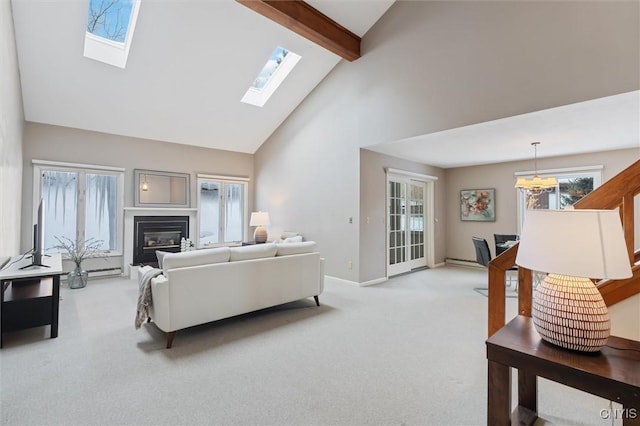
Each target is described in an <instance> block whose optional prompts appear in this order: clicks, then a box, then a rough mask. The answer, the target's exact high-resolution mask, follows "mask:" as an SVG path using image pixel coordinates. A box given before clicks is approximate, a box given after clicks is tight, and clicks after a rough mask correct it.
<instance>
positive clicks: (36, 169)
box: [31, 159, 125, 257]
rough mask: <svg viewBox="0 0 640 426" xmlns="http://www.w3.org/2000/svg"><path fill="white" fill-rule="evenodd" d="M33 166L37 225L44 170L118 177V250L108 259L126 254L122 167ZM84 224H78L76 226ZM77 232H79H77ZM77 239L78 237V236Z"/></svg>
mask: <svg viewBox="0 0 640 426" xmlns="http://www.w3.org/2000/svg"><path fill="white" fill-rule="evenodd" d="M31 163H32V165H33V200H32V208H31V210H32V215H33V216H32V221H33V222H34V223H35V221H36V219H37V214H38V212H37V210H38V204H39V203H40V198H41V185H40V176H41V175H42V172H43V171H44V170H57V171H66V172H83V173H85V174H86V173H96V172H97V173H100V172H103V173H104V172H107V173H110V174H114V175H115V176H116V185H117V187H118V194H117V197H116V201H117V205H116V212H119V213H118V214H117V217H116V235H117V240H116V248H115V249H114V250H111V251H109V253H107V254H106V255H107V257H115V256H122V255H123V253H124V215H123V214H122V212H123V211H124V173H125V169H124V168H122V167H112V166H102V165H95V164H78V163H66V162H61V161H48V160H36V159H34V160H32V161H31ZM81 224H83V223H77V224H76V226H78V225H81ZM76 232H77V230H76ZM82 232H83V233H84V230H82ZM76 237H77V235H76Z"/></svg>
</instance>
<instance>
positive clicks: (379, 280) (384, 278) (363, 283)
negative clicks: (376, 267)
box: [358, 277, 389, 287]
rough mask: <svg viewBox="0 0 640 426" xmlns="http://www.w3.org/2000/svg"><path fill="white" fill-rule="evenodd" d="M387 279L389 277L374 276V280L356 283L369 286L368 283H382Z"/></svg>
mask: <svg viewBox="0 0 640 426" xmlns="http://www.w3.org/2000/svg"><path fill="white" fill-rule="evenodd" d="M387 281H389V278H387V277H382V278H376V279H375V280H369V281H365V282H361V283H358V285H359V286H360V287H367V286H370V285H376V284H380V283H384V282H387Z"/></svg>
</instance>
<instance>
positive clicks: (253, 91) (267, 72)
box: [241, 46, 300, 107]
mask: <svg viewBox="0 0 640 426" xmlns="http://www.w3.org/2000/svg"><path fill="white" fill-rule="evenodd" d="M299 60H300V55H297V54H295V53H293V52H292V51H290V50H287V49H285V48H284V47H280V46H278V47H276V49H275V50H274V51H273V53H271V56H269V59H268V60H267V63H266V64H265V65H264V67H262V70H260V73H258V77H256V79H255V80H254V82H253V84H252V85H251V87H249V90H247V93H245V94H244V96H243V97H242V99H241V101H242V102H244V103H247V104H251V105H255V106H259V107H261V106H263V105H264V104H265V103H266V102H267V100H268V99H269V98H270V97H271V95H272V94H273V93H274V92H275V91H276V89H277V88H278V86H280V84H281V83H282V82H283V81H284V79H285V78H286V77H287V75H289V73H290V72H291V70H292V69H293V67H295V66H296V64H297V63H298V61H299Z"/></svg>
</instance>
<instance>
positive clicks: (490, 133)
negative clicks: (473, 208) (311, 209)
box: [12, 0, 640, 168]
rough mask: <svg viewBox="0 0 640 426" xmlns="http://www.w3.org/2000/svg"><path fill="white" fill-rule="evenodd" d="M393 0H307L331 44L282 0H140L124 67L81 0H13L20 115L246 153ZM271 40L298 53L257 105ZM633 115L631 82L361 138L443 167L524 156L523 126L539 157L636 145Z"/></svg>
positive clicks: (639, 97) (636, 104)
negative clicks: (89, 23)
mask: <svg viewBox="0 0 640 426" xmlns="http://www.w3.org/2000/svg"><path fill="white" fill-rule="evenodd" d="M393 2H394V0H357V1H352V0H335V1H327V0H308V1H307V4H308V5H310V6H311V7H313V8H315V9H316V10H317V11H319V12H320V13H322V14H324V15H325V16H326V17H328V18H329V19H330V20H333V21H335V23H337V24H338V26H342V27H344V29H345V30H346V32H345V33H344V34H342V35H340V34H338V36H337V38H338V40H342V41H341V42H338V45H339V46H338V47H336V46H335V40H331V38H332V37H328V39H327V40H322V38H323V35H322V34H320V35H318V34H317V33H318V32H319V33H323V32H324V33H325V38H327V37H326V31H327V30H326V28H320V29H319V30H318V28H314V26H313V24H311V25H306V27H307V28H305V20H304V17H303V18H300V19H297V18H299V16H298V15H296V14H299V13H301V12H300V11H296V10H293V11H292V10H290V9H289V10H283V9H287V8H286V7H284V6H283V4H284V3H290V2H278V1H270V0H260V1H251V0H238V1H236V0H182V1H166V0H143V1H142V4H141V7H140V14H139V17H138V23H137V26H136V30H135V36H134V39H133V43H132V45H131V50H130V53H129V59H128V63H127V66H126V68H125V69H120V68H117V67H113V66H110V65H107V64H104V63H101V62H97V61H94V60H91V59H87V58H85V57H84V56H83V42H84V34H85V27H86V14H87V4H88V0H52V1H33V0H12V7H13V15H14V26H15V32H16V43H17V50H18V61H19V67H20V77H21V84H22V92H23V102H24V111H25V119H26V120H27V121H33V122H39V123H46V124H53V125H59V126H67V127H72V128H78V129H85V130H92V131H98V132H105V133H111V134H116V135H124V136H132V137H139V138H145V139H154V140H160V141H166V142H173V143H180V144H189V145H196V146H203V147H209V148H216V149H223V150H230V151H238V152H245V153H254V152H255V151H256V150H257V149H258V148H259V147H260V146H261V145H262V144H263V143H264V142H265V140H267V139H268V137H269V136H270V135H271V134H272V133H273V132H274V131H275V130H276V129H277V128H278V126H279V125H280V124H281V123H282V122H283V121H284V120H285V119H286V118H287V116H288V115H289V114H290V113H291V112H292V111H293V110H294V109H295V108H296V107H297V106H298V105H299V104H300V102H302V101H303V100H304V98H305V97H306V96H307V95H308V94H309V93H310V92H311V91H312V90H314V89H315V88H316V86H317V85H318V84H319V83H320V82H321V81H322V80H323V79H324V78H325V76H326V75H327V74H328V73H329V72H331V70H332V69H333V68H334V67H335V66H336V64H338V63H339V62H340V61H343V60H357V59H356V58H357V55H356V54H355V53H354V51H353V49H352V47H349V43H350V42H349V41H348V40H347V41H345V38H346V39H348V38H349V37H348V36H345V34H348V33H353V35H355V36H356V38H357V37H363V36H364V35H365V34H366V33H367V31H368V30H369V29H370V28H371V27H372V26H373V25H374V24H375V23H376V22H377V21H378V20H379V19H380V18H381V17H382V15H383V14H384V13H385V12H386V11H387V9H388V8H389V7H391V6H392V4H393ZM247 5H248V6H249V7H247ZM287 14H289V16H287ZM296 17H297V18H296ZM294 18H296V19H294ZM286 26H288V27H290V28H291V29H289V28H286ZM321 27H324V24H323V25H321ZM292 29H293V30H292ZM294 30H295V31H294ZM334 30H335V29H334ZM332 31H333V30H332ZM314 32H316V34H315V40H316V42H313V41H311V40H310V39H309V38H307V37H309V33H311V38H313V37H314V34H313V33H314ZM301 34H302V35H301ZM340 43H343V45H342V47H340ZM276 46H283V47H285V48H287V49H290V50H291V51H293V52H295V53H297V54H299V55H301V56H302V59H301V61H300V62H299V63H298V65H297V66H296V67H295V69H294V70H293V72H292V73H291V74H290V75H289V77H288V78H287V79H286V80H285V82H284V83H283V84H282V86H281V87H280V88H279V89H278V90H277V91H276V93H275V94H274V95H273V96H272V97H271V99H270V100H269V101H268V102H267V103H266V105H265V106H264V107H262V108H259V107H255V106H252V105H248V104H244V103H241V102H240V99H241V98H242V96H243V95H244V93H245V92H246V90H247V89H248V87H249V86H250V85H251V83H252V82H253V80H254V79H255V78H256V75H257V73H258V71H259V70H260V69H261V67H262V66H263V65H264V63H265V62H266V60H267V58H268V57H269V55H270V54H271V52H272V51H273V50H274V48H275V47H276ZM364 54H366V52H365V53H364ZM343 58H347V59H343ZM639 117H640V92H638V91H636V92H631V93H628V94H622V95H617V96H612V97H609V98H604V99H599V100H598V99H597V100H593V101H589V102H583V103H580V104H575V105H568V106H564V107H558V108H553V109H550V110H546V111H539V112H535V113H530V114H525V115H522V116H517V117H509V118H504V119H501V120H495V121H492V122H489V123H481V124H476V125H472V126H467V127H464V128H459V129H451V130H446V131H443V132H438V133H434V134H429V135H417V136H415V137H413V138H410V139H406V140H401V141H387V142H386V143H382V144H379V145H376V146H371V147H367V148H370V149H372V150H375V151H378V152H382V153H385V154H389V155H394V156H397V157H401V158H407V159H410V160H414V161H422V162H425V163H427V164H431V165H435V166H440V167H444V168H447V167H457V166H465V165H473V164H485V163H491V162H501V161H512V160H521V159H527V158H530V156H531V150H530V148H529V146H528V145H523V146H522V147H521V149H519V150H513V149H503V148H504V147H506V146H508V144H509V142H510V141H512V140H514V139H517V138H518V137H519V136H520V135H521V134H522V133H523V132H527V135H528V136H529V135H535V136H536V137H537V138H538V139H540V140H543V145H542V146H541V153H540V154H541V156H553V155H566V154H574V153H580V152H596V151H602V150H605V149H621V148H631V147H637V146H638V133H639V132H640V130H639V129H640V124H639V121H640V118H639ZM540 129H544V131H543V132H542V133H540V131H539V130H540ZM536 131H538V134H536ZM551 141H553V143H549V144H548V145H547V144H546V142H551ZM435 146H437V149H436V150H434V149H433V147H435ZM487 146H490V147H492V149H489V150H488V149H486V147H487ZM551 146H553V150H552V151H551V150H550V147H551ZM426 147H429V148H428V149H425V148H426ZM427 152H428V155H427V154H426V153H427ZM460 153H466V154H467V155H460Z"/></svg>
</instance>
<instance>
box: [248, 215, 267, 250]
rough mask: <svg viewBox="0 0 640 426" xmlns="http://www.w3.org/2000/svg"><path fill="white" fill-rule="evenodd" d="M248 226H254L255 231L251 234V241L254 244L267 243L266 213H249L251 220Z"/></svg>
mask: <svg viewBox="0 0 640 426" xmlns="http://www.w3.org/2000/svg"><path fill="white" fill-rule="evenodd" d="M249 226H256V227H257V228H256V230H255V232H254V234H253V239H254V240H255V242H256V243H264V242H266V241H267V230H266V229H265V228H264V227H265V226H269V213H267V212H253V213H251V220H250V221H249Z"/></svg>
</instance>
